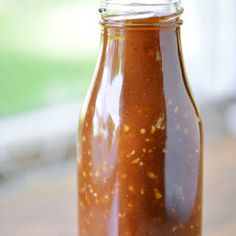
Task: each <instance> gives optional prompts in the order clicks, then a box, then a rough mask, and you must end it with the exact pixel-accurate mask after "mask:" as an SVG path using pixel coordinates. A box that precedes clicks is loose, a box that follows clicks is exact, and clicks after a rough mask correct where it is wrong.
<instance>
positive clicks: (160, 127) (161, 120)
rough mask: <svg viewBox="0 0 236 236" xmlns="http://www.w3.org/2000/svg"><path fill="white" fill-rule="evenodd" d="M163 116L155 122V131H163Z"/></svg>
mask: <svg viewBox="0 0 236 236" xmlns="http://www.w3.org/2000/svg"><path fill="white" fill-rule="evenodd" d="M163 123H164V115H162V116H161V117H160V118H159V119H158V120H157V122H156V128H157V129H163V128H164V125H163Z"/></svg>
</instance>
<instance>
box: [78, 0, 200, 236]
mask: <svg viewBox="0 0 236 236" xmlns="http://www.w3.org/2000/svg"><path fill="white" fill-rule="evenodd" d="M182 11H183V10H182V7H181V3H180V1H178V0H172V1H171V0H170V1H167V0H161V1H157V0H156V1H147V0H140V1H138V0H137V1H135V2H133V1H127V0H126V1H122V0H111V1H104V2H103V3H102V7H101V9H100V12H101V15H102V20H101V25H102V32H103V36H102V46H101V54H100V57H99V62H98V66H97V70H96V73H95V76H94V80H93V82H92V85H91V87H90V91H89V93H88V96H87V98H86V101H85V103H84V106H83V109H82V112H81V118H80V124H79V139H78V144H79V149H78V150H79V151H78V193H79V196H78V208H79V219H78V225H79V235H80V236H94V235H96V236H118V235H122V236H146V235H147V236H148V235H154V236H158V235H160V236H169V235H179V236H200V235H201V215H202V213H201V212H202V170H203V165H202V156H203V134H202V125H201V119H200V116H199V112H198V109H197V107H196V104H195V103H194V100H193V97H192V94H191V92H190V88H189V86H188V82H187V78H186V72H185V69H184V62H183V56H182V49H181V41H180V26H181V24H182V21H181V20H180V14H181V13H182Z"/></svg>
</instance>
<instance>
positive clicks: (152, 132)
mask: <svg viewBox="0 0 236 236" xmlns="http://www.w3.org/2000/svg"><path fill="white" fill-rule="evenodd" d="M155 132H156V127H155V126H153V125H152V128H151V134H154V133H155Z"/></svg>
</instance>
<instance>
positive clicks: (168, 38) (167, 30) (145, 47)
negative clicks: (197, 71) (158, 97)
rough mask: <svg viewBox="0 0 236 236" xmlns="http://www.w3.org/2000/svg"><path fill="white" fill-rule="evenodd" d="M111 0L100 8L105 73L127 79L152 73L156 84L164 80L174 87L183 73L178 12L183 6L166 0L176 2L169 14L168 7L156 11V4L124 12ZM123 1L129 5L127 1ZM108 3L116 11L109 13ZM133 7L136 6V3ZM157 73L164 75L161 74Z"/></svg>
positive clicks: (134, 80)
mask: <svg viewBox="0 0 236 236" xmlns="http://www.w3.org/2000/svg"><path fill="white" fill-rule="evenodd" d="M120 1H122V0H117V2H120ZM164 1H167V0H163V2H164ZM110 2H111V3H110ZM113 2H115V1H105V3H106V4H111V5H112V6H107V5H106V8H104V9H103V10H102V11H101V13H102V22H101V24H102V27H103V47H102V48H103V49H102V57H101V62H102V67H103V66H105V68H106V69H107V71H109V73H110V74H111V75H112V76H108V77H110V78H114V77H116V76H119V75H120V74H122V75H124V76H125V78H126V81H129V82H131V81H132V83H135V82H136V80H137V78H141V77H145V74H152V75H153V78H152V76H151V77H150V79H151V80H152V81H156V83H157V84H159V83H162V85H164V81H166V82H167V83H172V85H173V86H175V87H177V86H179V84H180V83H179V81H181V80H183V78H184V77H185V73H184V69H183V68H184V67H183V60H182V50H181V44H180V25H181V23H182V21H181V20H180V14H181V13H182V11H183V10H182V7H177V6H179V5H178V4H177V3H180V1H174V0H173V1H171V0H170V1H168V2H172V3H171V4H168V6H169V5H172V4H174V5H175V6H176V7H175V10H174V11H173V12H172V14H169V13H168V14H167V11H166V12H164V11H160V12H159V11H157V10H155V8H152V9H150V11H140V10H139V11H133V12H132V13H131V11H128V13H127V14H124V12H125V11H124V9H122V11H117V9H118V8H117V7H116V8H115V7H114V6H113V5H114V4H113ZM118 5H120V4H118ZM124 5H125V6H124V7H127V9H130V8H129V7H130V5H128V6H126V4H124ZM139 6H140V5H139V4H138V7H139ZM111 7H114V8H115V9H116V14H111ZM134 7H135V9H136V7H137V6H136V5H135V6H134ZM148 7H150V5H148ZM157 7H161V6H159V5H158V6H157ZM126 12H127V11H126ZM161 12H162V13H161ZM113 13H114V11H113ZM108 65H109V66H108ZM140 71H141V72H140ZM141 73H143V75H141ZM140 75H141V76H140ZM154 75H156V76H154ZM157 75H158V76H157ZM159 75H163V76H162V77H161V78H160V76H159ZM170 78H172V79H171V80H170ZM174 80H175V82H174ZM141 84H142V82H141ZM159 85H160V87H161V86H162V85H161V84H159Z"/></svg>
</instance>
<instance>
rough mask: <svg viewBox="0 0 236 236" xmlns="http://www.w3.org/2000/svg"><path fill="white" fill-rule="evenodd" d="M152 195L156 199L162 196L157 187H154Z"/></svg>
mask: <svg viewBox="0 0 236 236" xmlns="http://www.w3.org/2000/svg"><path fill="white" fill-rule="evenodd" d="M154 195H155V198H156V199H157V200H160V199H161V198H162V195H161V193H160V192H159V190H158V189H157V188H155V189H154Z"/></svg>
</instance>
